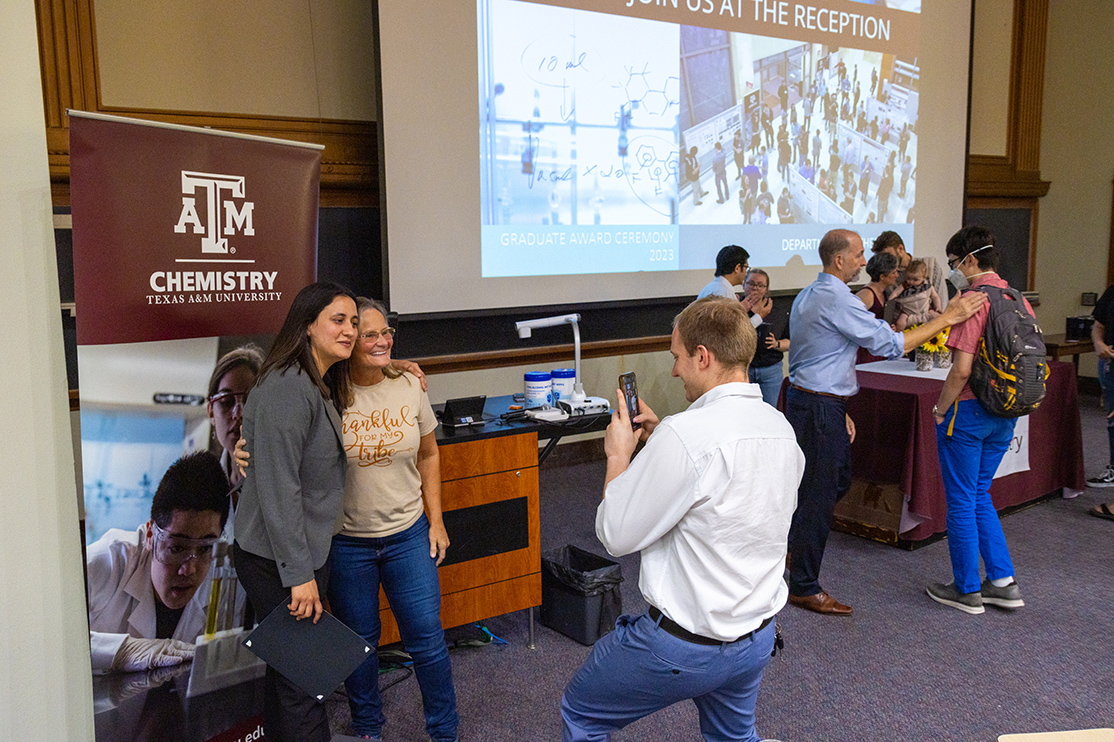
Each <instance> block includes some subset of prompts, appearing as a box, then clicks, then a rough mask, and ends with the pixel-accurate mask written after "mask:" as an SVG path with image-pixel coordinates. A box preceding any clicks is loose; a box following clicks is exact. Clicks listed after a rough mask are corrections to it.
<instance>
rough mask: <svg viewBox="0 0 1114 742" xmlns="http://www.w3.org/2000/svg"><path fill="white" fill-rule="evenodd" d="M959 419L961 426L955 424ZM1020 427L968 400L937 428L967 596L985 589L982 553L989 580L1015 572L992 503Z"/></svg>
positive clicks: (955, 567) (955, 560)
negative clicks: (994, 487)
mask: <svg viewBox="0 0 1114 742" xmlns="http://www.w3.org/2000/svg"><path fill="white" fill-rule="evenodd" d="M953 415H954V416H955V425H951V423H952V416H953ZM1015 422H1016V420H1013V419H1007V418H1003V417H995V416H994V415H991V414H990V413H988V412H987V411H986V410H985V409H983V406H982V405H981V404H979V402H978V400H976V399H968V400H964V401H962V402H960V403H959V409H958V411H956V410H955V408H952V409H949V410H948V413H947V415H945V416H944V422H942V423H940V424H939V425H937V426H936V448H937V450H938V451H939V453H940V473H941V474H942V475H943V476H944V492H945V494H946V495H947V500H948V553H949V554H950V555H951V558H952V574H953V575H954V577H955V589H956V590H958V591H959V592H961V593H973V592H978V590H979V588H980V587H981V581H980V579H979V555H980V554H981V555H982V560H983V563H984V564H985V565H986V576H987V578H988V579H991V580H998V579H1001V578H1003V577H1010V576H1011V575H1013V573H1014V572H1013V561H1012V560H1011V559H1010V552H1009V549H1008V548H1007V547H1006V536H1005V534H1004V533H1002V521H1001V520H1000V519H999V518H998V512H997V511H996V510H995V509H994V503H993V502H991V501H990V483H991V482H992V481H993V480H994V472H995V471H997V470H998V464H1000V463H1002V457H1003V456H1005V454H1006V451H1007V450H1008V449H1009V447H1010V441H1012V440H1013V426H1014V423H1015ZM949 426H951V428H952V434H951V435H950V436H949V435H948V427H949Z"/></svg>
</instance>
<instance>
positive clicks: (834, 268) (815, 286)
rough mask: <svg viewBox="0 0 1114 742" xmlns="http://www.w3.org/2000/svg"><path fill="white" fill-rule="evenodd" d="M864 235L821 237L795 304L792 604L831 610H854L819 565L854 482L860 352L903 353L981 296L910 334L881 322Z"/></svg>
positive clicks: (790, 404)
mask: <svg viewBox="0 0 1114 742" xmlns="http://www.w3.org/2000/svg"><path fill="white" fill-rule="evenodd" d="M863 252H864V251H863V241H862V238H861V237H860V236H859V235H857V234H856V233H854V232H851V231H849V230H845V229H833V230H832V231H830V232H828V233H827V234H825V235H824V237H823V239H821V240H820V261H821V262H822V263H823V266H824V270H823V271H822V272H821V273H820V275H819V276H817V278H816V281H814V282H813V283H812V284H810V285H809V286H806V287H805V288H804V290H802V291H801V293H799V294H798V295H797V298H796V299H795V300H794V301H793V310H792V312H791V314H790V316H789V326H790V330H791V332H792V334H793V342H792V344H791V345H790V346H789V383H790V387H789V391H788V393H787V395H786V401H785V417H786V418H787V419H788V420H789V423H790V424H791V425H792V426H793V430H794V431H795V432H796V434H797V443H798V444H799V445H800V446H801V450H803V451H804V453H805V474H804V478H803V479H802V480H801V486H800V489H799V490H798V493H797V511H796V512H795V513H794V514H793V525H792V527H791V528H790V530H789V551H790V554H791V562H790V570H789V602H790V603H792V604H793V605H796V606H799V607H801V608H806V609H808V610H811V611H815V612H817V613H824V614H829V615H849V614H850V613H851V608H850V607H849V606H846V605H844V604H842V603H840V602H838V601H836V600H835V598H833V597H832V596H830V595H828V594H827V593H826V592H825V591H824V590H823V589H822V588H821V587H820V563H821V561H822V560H823V558H824V546H825V544H826V543H827V541H828V532H829V530H830V529H831V525H832V513H833V511H834V510H835V506H836V502H838V501H839V499H840V498H841V497H843V495H845V494H846V493H847V490H848V489H849V488H850V486H851V466H850V452H851V442H852V441H853V440H854V439H855V425H854V423H853V422H852V421H851V418H850V417H849V416H848V415H847V399H848V398H849V397H851V396H852V395H854V394H855V393H856V392H858V391H859V384H858V381H857V380H856V378H855V355H856V353H857V352H858V349H859V348H860V347H863V348H866V349H867V350H869V351H870V352H871V353H873V354H874V355H876V356H884V357H886V358H898V357H900V356H902V355H903V354H905V353H908V352H909V351H910V350H913V349H914V348H916V347H917V346H919V345H920V344H921V343H923V342H924V341H926V340H928V339H929V338H930V337H932V336H933V335H935V334H936V333H937V332H939V331H940V330H942V329H944V328H945V327H948V326H949V325H952V324H954V323H956V322H961V321H962V320H964V319H967V318H968V317H970V316H971V315H972V314H974V313H975V312H976V311H977V310H978V308H979V307H981V306H982V304H983V302H984V301H985V299H984V298H983V296H981V295H975V296H971V297H965V298H963V299H957V300H954V301H952V302H951V303H950V304H949V305H948V307H947V309H946V310H945V311H944V313H943V314H942V315H940V316H939V317H937V318H936V319H934V320H932V321H931V322H926V323H925V324H923V325H920V326H919V327H916V328H914V329H912V330H909V331H908V332H906V333H904V334H903V333H899V332H895V331H894V330H893V329H892V328H891V327H890V326H889V325H888V324H886V323H885V322H883V321H882V320H880V319H877V318H876V317H875V316H874V315H873V314H871V312H870V311H868V310H867V308H866V305H865V304H863V302H862V301H861V300H860V299H859V298H858V297H856V296H855V295H854V294H852V293H851V290H850V289H849V288H848V284H849V283H852V282H853V281H855V280H856V279H857V278H858V276H859V271H860V270H862V268H863V266H865V265H866V258H865V257H864V255H863Z"/></svg>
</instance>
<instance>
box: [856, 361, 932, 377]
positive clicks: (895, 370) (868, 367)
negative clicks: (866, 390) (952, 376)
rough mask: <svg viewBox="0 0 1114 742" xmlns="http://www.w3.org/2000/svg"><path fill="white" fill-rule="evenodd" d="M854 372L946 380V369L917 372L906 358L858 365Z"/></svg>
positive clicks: (914, 366)
mask: <svg viewBox="0 0 1114 742" xmlns="http://www.w3.org/2000/svg"><path fill="white" fill-rule="evenodd" d="M855 370H856V371H871V372H874V373H876V374H890V375H891V376H911V377H913V378H914V379H936V380H937V381H943V380H944V379H946V378H948V369H946V368H933V369H932V370H931V371H918V370H917V364H915V363H913V362H912V361H910V360H908V359H906V358H897V359H895V360H892V361H874V362H873V363H860V364H859V365H857V366H855Z"/></svg>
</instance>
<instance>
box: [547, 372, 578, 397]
mask: <svg viewBox="0 0 1114 742" xmlns="http://www.w3.org/2000/svg"><path fill="white" fill-rule="evenodd" d="M550 375H551V376H552V377H553V399H554V400H555V401H558V402H560V401H561V400H562V399H572V390H573V387H574V386H575V385H576V369H575V368H555V369H553V370H552V371H550Z"/></svg>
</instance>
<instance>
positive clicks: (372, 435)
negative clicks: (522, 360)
mask: <svg viewBox="0 0 1114 742" xmlns="http://www.w3.org/2000/svg"><path fill="white" fill-rule="evenodd" d="M357 307H358V310H359V315H360V326H359V338H358V340H357V344H356V347H355V349H354V350H353V352H352V358H351V362H350V372H351V380H352V398H351V399H350V400H348V404H347V405H346V406H345V410H344V418H343V431H344V448H345V450H346V451H347V454H348V475H347V481H346V482H345V487H344V516H343V525H342V527H341V531H340V533H338V534H337V535H336V536H334V537H333V545H332V552H331V556H332V578H331V581H330V584H329V602H330V604H331V605H332V609H333V613H334V614H335V615H336V617H337V618H339V619H340V620H341V621H343V622H344V623H346V624H348V626H350V627H352V629H353V630H354V631H356V632H357V633H359V634H360V635H361V636H362V637H363V638H364V640H365V641H367V642H368V643H369V644H371V645H372V646H376V645H378V643H379V634H380V622H379V586H380V585H382V586H383V590H384V592H386V594H387V600H388V601H389V602H390V605H391V612H392V613H394V616H395V619H396V620H397V621H398V628H399V633H400V634H401V635H402V643H403V645H404V646H405V647H406V651H407V652H408V653H409V654H410V656H411V657H412V658H413V660H414V674H415V675H416V676H417V678H418V686H419V688H421V692H422V702H423V706H424V710H425V717H426V731H427V732H428V733H429V735H430V737H432V738H433V739H434V740H438V741H440V740H456V739H457V723H458V717H457V713H456V695H455V692H454V690H453V680H452V668H451V666H450V664H449V652H448V649H447V648H446V646H445V638H444V632H443V631H442V629H441V615H440V611H441V589H440V583H439V581H438V577H437V565H439V564H440V563H441V560H442V559H444V558H445V549H446V548H448V546H449V537H448V534H447V533H446V532H445V526H444V524H443V523H442V521H441V467H440V461H439V458H438V453H437V442H436V440H435V438H434V435H435V434H434V430H435V429H436V427H437V420H436V418H435V417H434V416H433V408H432V407H431V406H430V404H429V398H428V397H427V396H426V393H425V392H424V391H422V388H421V385H420V383H419V382H418V380H417V379H416V378H415V377H413V376H411V375H410V374H409V373H403V372H401V371H399V370H398V369H396V368H394V367H393V366H392V365H391V346H392V345H393V344H394V328H391V327H388V325H387V319H386V307H384V306H383V305H382V304H380V303H379V302H376V301H371V300H369V299H364V298H362V297H361V298H360V299H359V300H358V301H357ZM423 505H424V507H423ZM427 512H428V516H427ZM345 688H346V689H347V691H348V702H349V706H350V707H351V711H352V726H353V728H354V730H355V732H356V734H358V735H364V736H367V737H369V738H371V739H378V738H379V734H380V730H381V729H382V727H383V724H384V722H385V721H386V719H385V717H384V716H383V704H382V700H381V699H380V696H379V661H378V658H377V656H376V653H375V652H372V653H371V654H370V655H369V656H368V658H367V660H365V661H364V663H363V664H362V665H361V666H360V667H359V668H358V669H357V670H356V672H354V673H353V674H352V675H351V676H350V677H349V678H348V680H346V681H345Z"/></svg>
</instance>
